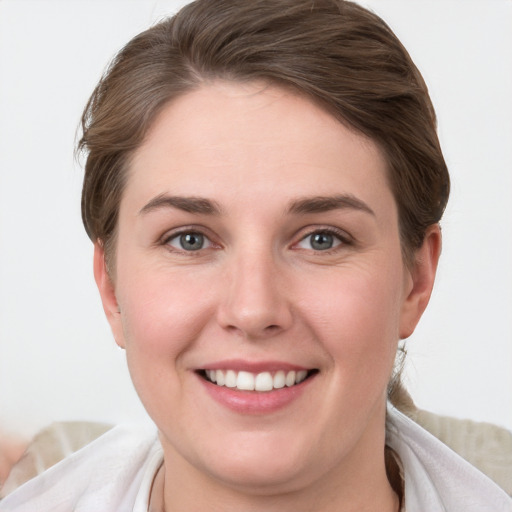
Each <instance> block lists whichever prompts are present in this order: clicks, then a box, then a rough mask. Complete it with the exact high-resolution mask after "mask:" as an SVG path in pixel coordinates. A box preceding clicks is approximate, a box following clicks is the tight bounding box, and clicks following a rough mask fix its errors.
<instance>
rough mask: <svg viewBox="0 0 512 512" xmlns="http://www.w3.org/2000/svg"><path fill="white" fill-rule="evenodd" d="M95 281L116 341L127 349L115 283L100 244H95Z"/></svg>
mask: <svg viewBox="0 0 512 512" xmlns="http://www.w3.org/2000/svg"><path fill="white" fill-rule="evenodd" d="M94 279H95V280H96V286H97V287H98V290H99V292H100V296H101V302H102V304H103V311H105V316H106V317H107V320H108V323H109V324H110V328H111V329H112V334H113V335H114V339H115V341H116V343H117V344H118V345H119V346H120V347H121V348H125V341H124V334H123V325H122V319H121V311H120V309H119V305H118V303H117V298H116V292H115V286H114V283H113V282H112V279H111V278H110V275H109V273H108V270H107V265H106V262H105V251H104V249H103V246H102V244H100V242H96V243H95V244H94Z"/></svg>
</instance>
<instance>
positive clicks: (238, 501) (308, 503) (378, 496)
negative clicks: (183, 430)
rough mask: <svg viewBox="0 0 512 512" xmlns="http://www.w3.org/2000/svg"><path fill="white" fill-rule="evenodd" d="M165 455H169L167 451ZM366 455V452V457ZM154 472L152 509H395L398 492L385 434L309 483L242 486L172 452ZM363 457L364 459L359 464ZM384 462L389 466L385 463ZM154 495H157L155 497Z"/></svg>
mask: <svg viewBox="0 0 512 512" xmlns="http://www.w3.org/2000/svg"><path fill="white" fill-rule="evenodd" d="M167 455H169V456H167ZM369 455H370V457H369ZM165 459H166V460H168V461H171V463H168V464H167V465H166V466H164V467H163V469H162V470H161V471H160V472H159V474H158V475H157V478H156V479H155V485H154V488H153V492H152V498H151V503H152V508H150V511H151V512H182V511H184V510H186V511H187V512H202V511H204V510H210V511H212V512H239V511H240V510H243V511H244V512H260V511H261V510H265V511H266V512H278V511H279V512H281V511H282V510H294V512H307V511H311V510H315V511H316V512H355V511H358V512H397V511H398V510H399V498H398V495H397V493H396V492H395V491H396V489H395V490H394V489H393V487H392V485H391V484H390V480H389V477H391V478H392V475H389V471H390V465H389V460H388V461H387V464H386V456H385V450H384V440H383V439H382V442H381V443H380V448H379V449H375V447H373V448H371V447H365V449H364V450H362V451H361V450H355V451H354V453H353V454H350V455H349V456H348V457H347V460H345V461H344V464H340V465H337V466H335V467H333V468H332V469H331V470H329V471H326V472H325V473H323V474H321V475H320V476H319V477H318V478H317V479H316V480H313V481H310V482H308V485H297V486H296V487H295V488H293V487H274V488H262V487H257V486H255V487H249V486H247V487H242V486H235V485H232V484H230V483H229V484H226V482H222V481H219V480H217V479H215V478H213V477H212V476H210V475H207V474H205V473H204V472H202V471H200V470H198V469H197V468H195V467H193V466H192V465H190V464H188V463H187V462H186V461H185V460H184V459H182V458H181V456H180V455H179V454H178V453H176V452H174V453H172V454H170V453H168V454H166V457H165ZM361 461H365V463H363V464H361ZM386 466H387V467H386ZM155 496H158V497H157V498H155Z"/></svg>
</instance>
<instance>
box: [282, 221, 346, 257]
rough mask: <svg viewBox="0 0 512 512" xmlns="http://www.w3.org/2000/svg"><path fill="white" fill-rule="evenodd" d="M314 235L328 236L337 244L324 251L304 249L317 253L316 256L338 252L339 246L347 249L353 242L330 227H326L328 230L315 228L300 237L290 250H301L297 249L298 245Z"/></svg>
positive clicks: (344, 234) (343, 233) (339, 231)
mask: <svg viewBox="0 0 512 512" xmlns="http://www.w3.org/2000/svg"><path fill="white" fill-rule="evenodd" d="M314 235H329V236H332V237H334V238H336V239H337V240H338V242H339V243H338V244H336V245H335V246H333V247H330V248H328V249H324V250H320V249H318V250H315V249H304V250H313V252H315V253H318V254H320V253H322V254H326V255H328V254H331V253H333V252H336V251H338V250H339V249H340V246H342V247H347V246H351V245H353V244H354V240H353V239H352V237H351V236H350V235H349V234H348V233H346V232H345V231H342V230H340V229H335V228H332V227H328V228H327V227H325V228H316V229H313V230H311V231H308V232H307V233H306V234H305V235H304V236H302V237H301V239H300V240H299V241H298V242H297V243H295V244H293V246H292V248H294V249H296V250H302V248H301V247H298V244H300V243H301V242H304V241H305V240H307V239H308V238H311V237H313V236H314Z"/></svg>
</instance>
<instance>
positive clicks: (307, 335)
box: [96, 82, 431, 492]
mask: <svg viewBox="0 0 512 512" xmlns="http://www.w3.org/2000/svg"><path fill="white" fill-rule="evenodd" d="M117 244H118V245H117V253H116V254H117V255H116V270H115V277H114V279H113V280H112V281H110V279H109V277H108V275H107V274H106V272H105V269H104V265H103V260H102V257H103V255H102V252H101V248H100V247H97V248H96V278H97V281H98V284H99V287H100V292H101V294H102V298H103V303H104V307H105V310H106V312H107V316H108V318H109V321H110V323H111V326H112V329H113V332H114V336H115V338H116V341H117V343H118V344H120V345H121V346H123V347H125V348H126V353H127V359H128V364H129V368H130V372H131V376H132V379H133V382H134V385H135V387H136V389H137V391H138V393H139V395H140V398H141V399H142V402H143V403H144V405H145V407H146V409H147V411H148V412H149V414H150V416H151V417H152V418H153V420H154V421H155V423H156V425H157V426H158V428H159V430H160V433H161V439H162V444H163V447H164V451H165V455H166V460H168V461H172V462H171V463H170V464H169V465H168V467H166V470H167V471H169V472H173V471H174V472H175V473H176V474H177V475H181V477H183V475H185V477H186V478H200V477H201V478H206V479H208V480H209V481H211V482H217V483H219V482H220V483H222V484H223V485H227V486H232V487H237V488H244V489H246V488H251V489H258V492H264V490H265V489H281V490H290V489H294V488H298V487H300V486H306V485H309V484H311V483H313V482H315V481H319V480H320V479H323V480H324V481H328V479H329V476H331V477H334V476H336V478H337V477H338V476H339V474H340V473H343V472H345V473H346V470H347V468H348V467H350V468H351V474H354V475H355V476H357V475H360V474H362V473H364V472H368V470H369V467H370V466H371V465H372V464H375V461H372V460H371V459H372V457H371V456H369V454H372V453H378V454H379V456H380V454H381V452H383V444H384V419H385V402H386V386H387V382H388V379H389V376H390V372H391V369H392V366H393V361H394V357H395V351H396V347H397V342H398V339H399V338H400V337H401V336H402V337H403V336H406V335H408V334H409V333H410V331H411V330H412V328H413V327H414V325H415V323H416V321H417V320H418V318H419V316H420V314H421V311H422V308H423V306H422V305H418V304H419V302H420V301H419V299H418V292H417V290H418V289H419V288H422V289H424V288H425V286H424V285H423V286H422V287H421V286H420V287H419V286H417V281H418V282H419V281H421V279H417V278H416V277H415V275H416V274H415V273H414V272H410V271H408V270H407V269H406V268H405V266H404V264H403V261H402V254H401V248H400V240H399V230H398V218H397V207H396V204H395V201H394V198H393V196H392V193H391V191H390V188H389V185H388V182H387V179H386V163H385V161H384V158H383V156H382V155H381V153H380V151H379V149H378V148H377V147H376V145H375V144H374V143H372V142H371V141H370V140H368V139H366V138H364V137H363V136H361V135H359V134H356V133H354V132H353V131H351V130H349V129H348V128H346V127H345V126H343V125H341V124H340V123H339V122H337V121H336V120H335V119H334V118H332V117H331V116H330V115H329V114H327V113H326V112H324V111H323V110H322V109H320V108H319V107H317V106H315V105H314V104H313V103H311V102H309V101H308V100H306V99H304V98H301V97H299V96H297V95H294V94H293V93H290V92H287V91H285V90H282V89H279V88H273V87H265V86H263V85H261V84H250V85H247V84H246V85H239V84H230V83H221V82H219V83H214V84H211V85H208V86H204V87H203V88H201V89H199V90H196V91H194V92H191V93H189V94H188V95H185V96H183V97H181V98H179V99H178V100H176V101H174V102H173V103H171V104H170V105H168V106H167V107H166V108H165V109H164V110H163V111H162V112H161V114H160V116H159V117H158V118H157V120H156V121H155V123H154V125H153V127H152V129H151V130H150V132H149V134H148V136H147V138H146V140H145V142H144V144H143V145H142V146H141V147H140V148H139V149H138V150H137V152H136V153H135V155H134V158H133V160H132V162H131V166H130V169H129V175H128V181H127V187H126V189H125V192H124V195H123V198H122V202H121V207H120V214H119V226H118V239H117ZM427 285H428V283H427ZM430 285H431V283H430ZM427 288H429V287H428V286H427ZM427 291H428V293H429V292H430V288H429V289H428V290H427ZM427 300H428V298H427Z"/></svg>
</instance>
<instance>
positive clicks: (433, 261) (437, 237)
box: [400, 224, 442, 339]
mask: <svg viewBox="0 0 512 512" xmlns="http://www.w3.org/2000/svg"><path fill="white" fill-rule="evenodd" d="M441 245H442V244H441V228H440V227H439V224H433V225H432V226H430V227H429V228H428V229H427V232H426V234H425V239H424V240H423V244H422V245H421V247H420V248H419V249H418V250H417V251H416V252H415V258H414V262H413V264H412V268H410V269H408V273H409V282H410V286H409V288H408V290H407V293H408V295H407V297H406V298H405V301H404V303H403V305H402V313H401V317H400V339H405V338H408V337H409V336H410V335H411V334H412V333H413V332H414V329H415V328H416V325H417V324H418V322H419V320H420V318H421V315H422V314H423V312H424V311H425V308H426V307H427V304H428V302H429V300H430V295H431V293H432V288H433V287H434V280H435V277H436V270H437V263H438V261H439V256H440V255H441ZM406 271H407V270H406Z"/></svg>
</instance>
